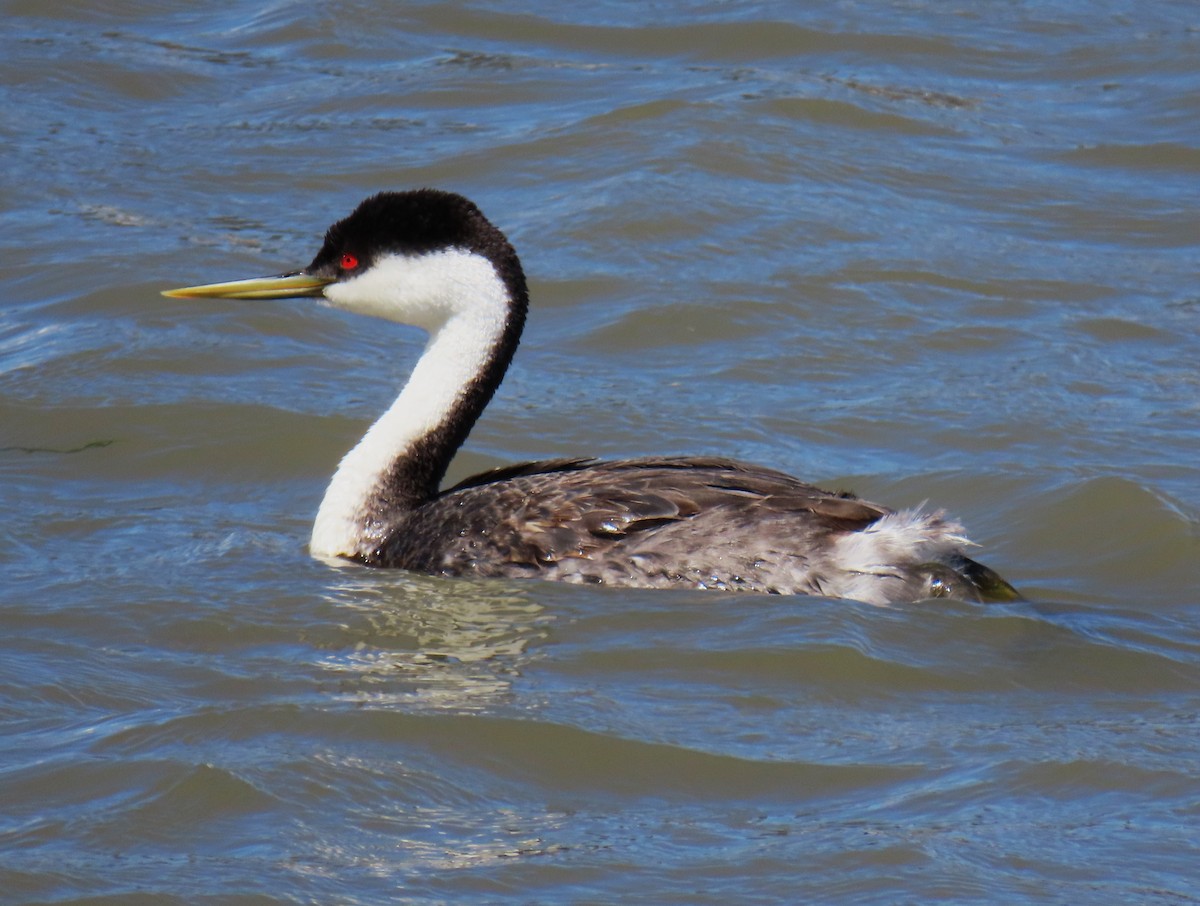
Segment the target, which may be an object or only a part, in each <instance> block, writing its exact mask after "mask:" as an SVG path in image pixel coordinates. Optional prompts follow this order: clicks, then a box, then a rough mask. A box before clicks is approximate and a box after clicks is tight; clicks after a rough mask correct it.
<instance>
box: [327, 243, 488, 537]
mask: <svg viewBox="0 0 1200 906" xmlns="http://www.w3.org/2000/svg"><path fill="white" fill-rule="evenodd" d="M325 296H326V298H327V299H328V301H329V302H330V303H331V304H332V305H334V306H336V307H338V308H345V309H347V310H350V311H357V312H361V313H364V314H371V315H375V316H376V317H383V318H387V319H388V320H394V321H400V322H402V323H407V324H414V325H416V326H419V327H423V328H425V329H426V330H428V331H429V333H430V337H429V342H428V343H427V344H426V346H425V350H424V352H423V353H422V354H421V358H420V359H419V360H418V361H417V364H416V367H414V368H413V371H412V374H411V375H410V376H409V379H408V382H407V383H406V384H405V385H404V389H403V390H402V391H401V392H400V395H399V396H398V397H397V398H396V400H395V402H393V403H392V405H391V406H390V407H389V408H388V410H387V411H386V412H385V413H384V414H383V415H382V416H381V417H380V418H379V420H378V421H376V422H375V424H373V425H372V426H371V428H370V430H368V431H367V433H366V434H365V435H364V436H363V438H362V440H360V441H359V442H358V444H357V446H355V447H354V449H353V450H351V451H350V452H349V453H347V454H346V456H345V457H344V458H343V459H342V461H341V464H340V465H339V466H338V469H337V472H336V473H335V474H334V476H333V479H332V481H331V482H330V484H329V488H328V489H327V490H326V491H325V499H324V500H322V502H321V508H320V509H319V510H318V512H317V518H316V522H315V523H314V525H313V533H312V541H311V544H310V552H311V553H312V555H313V556H315V557H339V556H341V557H353V556H365V555H368V554H369V553H371V552H372V551H373V550H374V549H375V547H376V546H377V545H378V544H379V542H380V541H382V540H383V536H384V535H385V534H386V530H387V528H388V526H386V525H379V524H372V522H373V520H371V519H369V518H368V516H369V514H370V512H371V510H372V507H371V504H372V502H373V501H376V500H378V499H379V498H380V497H381V494H382V488H383V483H384V480H385V478H386V476H387V475H388V474H389V473H390V472H391V470H392V469H393V468H395V466H396V464H397V463H398V462H399V461H401V460H402V459H403V458H404V457H405V455H406V454H407V453H408V452H409V451H410V450H412V449H413V447H414V445H415V444H416V443H417V442H418V441H419V440H420V439H421V438H423V437H426V436H427V435H429V434H430V433H431V432H433V431H434V430H435V429H437V428H438V427H439V426H440V425H442V424H443V423H444V422H445V421H446V420H447V418H448V416H449V414H450V412H451V411H452V410H453V409H454V406H455V404H456V402H457V401H458V399H459V396H460V394H461V393H462V391H463V389H464V388H465V387H466V386H467V385H469V384H470V383H472V382H473V381H474V380H475V379H476V378H478V376H479V375H480V373H481V371H482V370H483V368H484V366H485V364H486V363H487V361H488V359H489V357H490V354H491V352H492V349H493V348H494V347H495V345H496V344H497V342H498V341H499V339H500V336H501V334H502V332H503V330H504V325H505V320H506V316H507V312H508V305H509V298H508V293H507V291H506V289H505V287H504V284H503V282H502V281H501V280H500V278H499V277H498V276H497V274H496V271H495V268H494V267H493V266H492V265H491V263H490V262H488V261H487V260H486V259H484V258H482V257H480V256H478V255H475V254H472V253H469V252H465V251H461V250H454V249H452V250H450V251H445V252H437V253H434V254H429V255H422V256H419V257H405V256H393V257H389V258H386V259H384V260H382V261H379V262H376V263H375V264H374V265H373V266H372V267H371V268H370V269H369V270H368V271H367V272H366V273H364V274H362V275H361V276H359V277H356V278H354V279H352V280H347V281H344V282H339V283H334V284H330V285H329V286H328V287H326V288H325Z"/></svg>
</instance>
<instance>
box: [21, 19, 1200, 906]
mask: <svg viewBox="0 0 1200 906" xmlns="http://www.w3.org/2000/svg"><path fill="white" fill-rule="evenodd" d="M3 11H4V17H3V23H4V24H3V25H2V26H0V41H2V44H3V47H4V52H3V54H2V55H0V93H2V96H0V101H2V103H0V111H2V112H0V135H2V136H3V142H4V149H5V150H4V164H5V165H4V168H3V170H2V171H0V186H2V189H3V191H2V192H0V242H2V243H3V247H4V249H5V254H4V255H3V258H2V259H0V293H2V298H3V307H2V308H0V470H2V472H3V476H2V478H0V511H2V512H3V513H4V517H3V519H2V520H0V562H2V563H3V568H4V576H5V578H4V581H3V584H2V585H0V652H2V654H0V715H2V719H3V726H4V730H3V734H2V735H0V900H2V901H3V902H5V903H23V904H24V903H83V902H87V903H102V902H111V903H139V904H143V903H144V904H150V903H223V904H224V903H323V904H324V903H372V904H374V903H382V902H414V903H435V902H445V903H534V902H536V903H563V902H587V903H609V902H620V901H630V900H634V899H635V898H636V899H638V900H641V901H648V902H654V903H687V904H702V903H729V902H738V903H794V902H855V903H898V902H928V901H934V900H937V901H947V902H970V903H1012V902H1022V901H1026V902H1057V903H1080V902H1086V903H1130V902H1145V903H1170V904H1177V903H1186V902H1195V901H1197V900H1200V870H1198V869H1197V868H1196V866H1197V865H1200V852H1198V850H1200V846H1198V844H1197V841H1198V840H1200V832H1198V831H1200V779H1197V772H1196V764H1197V760H1198V757H1200V721H1198V720H1197V712H1198V710H1200V595H1198V592H1197V589H1198V588H1200V556H1198V555H1200V533H1198V519H1200V490H1198V489H1200V480H1198V478H1200V470H1198V468H1197V465H1196V451H1197V449H1198V448H1200V403H1198V399H1200V366H1198V363H1200V295H1198V294H1197V289H1196V261H1197V249H1198V247H1200V214H1198V213H1197V211H1198V210H1200V204H1198V203H1200V179H1198V177H1200V127H1198V126H1197V123H1198V122H1200V69H1198V68H1197V66H1196V60H1197V59H1200V17H1198V14H1197V10H1196V7H1195V6H1194V4H1191V3H1185V2H1168V0H1160V2H1150V3H1141V4H1125V3H1115V2H1102V3H1082V2H1077V0H1076V2H1058V3H1051V4H1046V3H1042V4H974V3H970V4H968V3H943V4H929V5H926V4H923V3H917V2H911V3H905V2H896V3H890V4H889V3H860V2H852V0H847V2H836V3H835V2H825V3H818V4H804V5H795V4H783V3H757V4H720V3H714V2H693V3H686V2H680V3H675V4H632V3H615V2H602V3H592V4H587V5H584V6H580V5H578V4H558V3H554V4H551V3H540V2H537V0H524V2H519V3H512V4H499V3H494V4H488V3H468V4H461V3H436V4H403V5H395V6H392V5H386V6H385V5H372V4H354V3H350V4H337V5H322V4H295V3H275V4H273V5H270V6H266V7H264V6H263V5H262V4H251V3H246V2H236V0H235V2H229V3H226V4H222V5H219V6H214V5H208V6H207V7H205V6H203V5H197V4H185V3H169V2H168V3H161V2H160V3H148V2H138V0H127V2H121V3H115V4H114V3H112V2H109V3H103V4H101V3H98V2H88V0H79V2H73V3H60V4H46V3H38V4H35V3H29V2H9V3H6V4H4V9H3ZM415 185H437V186H441V187H445V188H450V189H455V190H457V191H461V192H463V193H465V194H467V195H469V196H470V197H472V198H474V199H475V200H476V201H477V202H478V203H479V204H480V205H481V206H482V207H483V209H484V210H485V211H486V212H487V213H488V214H489V215H490V216H491V217H492V219H493V220H495V221H496V222H497V223H498V225H500V226H501V227H502V228H503V229H504V230H506V231H507V232H508V234H509V235H510V236H511V237H512V239H513V240H514V243H515V244H516V246H517V248H518V249H519V251H520V252H521V254H522V256H523V259H524V261H525V264H526V268H527V270H528V272H529V274H530V279H531V286H532V291H533V299H534V313H533V317H532V320H531V323H530V327H529V330H528V331H527V334H526V338H525V340H524V342H523V345H522V349H521V352H520V354H519V356H518V360H517V365H516V367H515V368H514V370H513V372H512V373H511V374H510V376H509V378H508V380H507V381H506V383H505V385H504V387H503V388H502V390H501V392H500V393H499V395H498V396H497V398H496V401H495V402H494V404H493V405H492V407H491V408H490V409H489V411H488V413H487V415H486V416H485V418H484V420H483V422H482V423H481V424H480V425H479V427H478V429H477V430H476V431H475V432H474V434H473V435H472V438H471V440H470V442H469V449H468V450H467V451H466V452H465V453H464V454H463V455H462V456H461V457H460V459H459V461H458V462H456V464H455V465H454V467H453V470H452V476H451V477H452V478H458V477H462V476H464V475H466V474H469V473H470V472H472V471H475V470H478V469H480V468H483V467H487V466H490V465H495V464H499V463H503V462H509V461H513V460H520V459H526V458H536V457H546V456H555V455H577V454H581V453H591V454H597V455H602V456H606V457H618V456H626V455H639V454H650V453H719V454H723V455H733V456H738V457H741V458H744V459H749V460H753V461H757V462H762V463H766V464H770V465H774V466H778V467H781V468H784V469H787V470H788V471H791V472H794V473H797V474H801V475H803V476H805V477H808V478H811V479H813V480H818V481H820V482H822V483H825V484H827V485H830V486H835V487H853V488H854V489H856V490H857V491H859V492H860V493H862V494H863V495H865V496H868V497H870V498H873V499H877V500H881V501H884V502H887V503H890V504H892V505H896V506H909V505H914V504H917V503H920V502H921V501H923V500H930V501H933V502H935V503H936V504H937V505H939V506H944V507H947V508H948V509H950V510H951V511H952V512H953V513H954V514H955V515H956V516H958V517H959V518H961V519H962V520H963V521H964V522H965V523H966V524H967V525H968V526H969V528H970V530H971V532H972V535H973V536H974V537H975V538H976V540H978V541H979V542H981V544H982V545H983V546H982V547H981V548H980V553H979V557H980V559H981V560H983V561H984V562H986V563H988V564H989V565H991V566H993V567H995V568H996V569H997V570H999V571H1000V572H1001V573H1002V574H1003V575H1005V576H1006V577H1007V578H1008V579H1010V580H1011V581H1013V582H1014V583H1015V584H1017V585H1018V586H1019V587H1020V588H1022V590H1024V591H1025V593H1026V594H1027V595H1028V596H1029V599H1030V600H1029V602H1028V603H1022V604H1019V605H1011V606H1003V607H985V606H976V605H966V604H960V603H956V602H935V603H921V604H917V605H914V606H912V607H907V608H902V609H891V610H887V609H879V608H872V607H869V606H866V605H860V604H855V603H852V602H833V601H824V600H816V599H799V600H797V599H786V598H729V597H724V596H721V595H719V594H712V593H699V592H696V593H690V592H679V593H667V594H663V593H648V592H630V591H620V592H608V591H603V590H595V589H578V588H569V587H559V586H553V585H543V584H537V583H527V584H516V585H506V584H503V583H472V582H444V581H435V580H431V579H428V578H423V577H414V576H406V575H402V574H386V573H375V572H368V571H365V570H362V569H357V568H350V567H345V568H340V569H339V568H332V567H330V566H327V565H325V564H321V563H317V562H314V561H312V560H310V559H309V558H308V557H307V554H306V552H305V549H304V545H305V541H306V539H307V534H308V530H309V527H310V524H311V518H312V515H313V513H314V511H315V508H316V505H317V503H318V501H319V499H320V495H321V493H322V491H323V488H324V484H325V482H326V480H327V479H328V476H329V474H330V472H331V471H332V468H333V465H334V464H335V463H336V461H337V459H338V457H339V456H340V455H341V453H342V452H343V451H344V450H345V449H347V448H348V447H349V446H350V445H351V444H352V443H353V441H354V440H355V438H356V437H357V436H358V435H359V434H361V432H362V431H363V430H364V429H365V427H366V426H367V425H368V424H369V423H370V421H371V419H372V418H373V417H374V416H375V415H376V414H378V412H380V411H381V410H382V409H383V408H384V407H385V406H386V405H387V403H388V402H389V401H390V399H391V397H392V395H393V394H394V392H395V389H396V387H397V385H398V383H399V382H400V381H401V380H402V379H403V376H404V375H405V373H406V370H407V368H408V367H409V366H410V365H411V362H412V360H413V357H414V355H415V354H416V352H417V351H418V349H419V348H420V341H421V338H420V336H419V335H418V334H416V333H415V332H412V331H408V330H405V329H403V328H392V327H387V326H382V325H379V324H374V323H371V322H366V321H363V320H362V319H356V318H353V317H351V316H344V315H341V314H338V313H335V312H331V311H329V310H326V309H321V308H318V307H315V306H311V305H303V304H300V303H290V304H289V303H264V304H258V305H255V304H250V303H240V302H211V303H197V302H185V301H180V300H167V299H163V298H161V297H159V295H158V291H159V290H160V289H163V288H166V287H169V286H178V285H182V284H187V283H195V282H202V281H208V280H217V279H226V278H235V277H242V276H253V275H258V274H267V273H277V272H280V271H282V270H284V269H287V268H289V267H294V266H296V265H300V264H304V263H306V262H307V261H308V260H309V258H310V257H311V255H312V254H313V252H314V251H315V249H316V247H317V244H318V242H319V237H320V235H321V232H322V231H323V230H324V228H325V227H326V226H327V225H328V224H329V223H330V222H332V221H333V220H334V219H336V218H338V217H340V216H343V215H344V214H346V213H347V212H348V211H349V210H350V209H351V207H352V206H353V205H354V204H355V203H356V202H357V201H358V200H359V199H360V198H362V197H363V196H365V195H367V194H368V193H370V192H372V191H376V190H378V189H382V188H403V187H408V186H415Z"/></svg>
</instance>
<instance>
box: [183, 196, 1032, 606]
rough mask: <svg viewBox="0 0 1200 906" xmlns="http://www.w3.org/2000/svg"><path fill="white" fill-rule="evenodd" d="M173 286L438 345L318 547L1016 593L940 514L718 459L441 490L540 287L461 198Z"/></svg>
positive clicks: (456, 562)
mask: <svg viewBox="0 0 1200 906" xmlns="http://www.w3.org/2000/svg"><path fill="white" fill-rule="evenodd" d="M164 295H167V296H173V297H185V298H187V297H208V298H228V299H285V298H296V297H305V296H316V297H323V298H324V299H325V301H326V302H327V303H329V304H330V305H332V306H334V307H336V308H341V309H345V310H347V311H353V312H358V313H361V314H366V315H373V316H375V317H377V318H383V319H385V320H389V321H397V322H400V323H403V324H411V325H414V326H417V327H420V328H423V329H424V330H426V331H428V333H429V341H428V344H427V345H426V347H425V350H424V352H423V353H422V355H421V357H420V359H419V360H418V361H417V364H416V365H415V367H414V368H413V371H412V374H411V375H410V377H409V379H408V381H407V383H406V384H405V386H404V388H403V390H402V391H401V392H400V395H399V396H398V397H397V398H396V400H395V402H393V403H392V405H391V407H390V408H389V409H388V410H387V411H386V412H385V413H384V414H383V415H382V416H381V417H380V418H379V420H378V421H376V422H375V424H374V425H372V426H371V428H370V430H368V431H367V433H366V435H364V437H363V438H362V440H361V441H359V443H358V445H357V446H355V447H354V449H353V450H351V451H350V452H349V453H348V454H347V455H346V456H345V458H344V459H343V460H342V462H341V464H340V465H339V466H338V469H337V471H336V473H335V474H334V476H333V479H332V481H331V483H330V485H329V488H328V490H327V491H326V493H325V498H324V500H323V501H322V503H321V507H320V510H319V511H318V513H317V518H316V522H315V524H314V526H313V533H312V541H311V553H312V554H313V555H314V556H317V557H340V558H346V559H349V560H355V561H358V562H360V563H364V564H367V565H370V566H379V567H393V568H400V569H407V570H413V571H415V572H421V573H429V574H433V575H443V576H479V577H532V578H541V579H553V580H559V581H565V582H579V583H594V584H599V585H614V586H637V587H654V588H665V587H691V588H717V589H725V590H736V591H757V592H774V593H782V594H808V595H824V596H828V597H837V598H852V599H856V600H860V601H866V602H869V603H875V604H890V603H898V602H904V601H913V600H918V599H921V598H928V597H955V598H961V599H967V600H997V599H999V600H1008V599H1012V598H1015V597H1017V593H1016V592H1015V590H1014V589H1013V588H1012V586H1010V585H1009V584H1008V583H1007V582H1005V581H1004V580H1003V579H1002V578H1000V576H998V575H997V574H996V573H995V572H993V571H992V570H990V569H988V568H987V567H985V566H983V565H981V564H979V563H976V562H975V561H973V560H971V559H968V558H967V557H966V556H965V555H964V553H963V548H964V547H966V546H968V545H970V544H971V542H969V541H968V540H967V539H966V537H965V536H964V534H963V530H962V528H961V527H960V526H959V525H958V524H957V523H956V522H953V521H951V520H949V519H947V518H946V517H945V516H944V515H943V514H942V513H940V512H925V511H922V510H920V509H916V510H905V511H900V512H896V511H893V510H890V509H888V508H887V507H883V506H879V505H878V504H874V503H868V502H867V501H865V500H860V499H858V498H856V497H854V496H852V495H849V494H840V493H832V492H829V491H824V490H821V489H820V488H817V487H814V486H813V485H810V484H805V483H804V482H801V481H799V480H797V479H795V478H792V477H791V476H789V475H785V474H783V473H782V472H776V471H773V470H770V469H764V468H760V467H758V466H753V465H746V464H744V463H739V462H734V461H732V460H727V459H719V458H683V457H679V458H669V457H664V458H646V459H634V460H624V461H615V462H600V461H596V460H592V459H559V460H549V461H545V462H532V463H524V464H521V465H514V466H509V467H506V468H500V469H496V470H493V471H491V472H485V473H483V474H481V475H476V476H475V477H473V478H468V479H467V480H466V481H463V482H461V483H459V484H458V485H455V486H454V487H452V488H449V489H448V490H445V491H442V490H439V487H440V483H441V481H442V478H443V476H444V475H445V473H446V469H447V467H448V466H449V464H450V460H451V459H452V458H453V456H454V454H455V452H456V451H457V450H458V448H459V447H460V446H461V445H462V443H463V441H464V440H465V439H466V437H467V434H468V432H469V431H470V430H471V427H472V426H473V425H474V424H475V421H476V419H478V418H479V416H480V414H481V413H482V412H483V410H484V408H485V407H486V406H487V404H488V402H489V401H490V400H491V398H492V395H493V393H494V392H495V390H496V388H497V387H498V386H499V384H500V381H501V380H502V379H503V377H504V373H505V371H506V370H507V369H508V365H509V362H510V361H512V357H513V354H514V353H515V352H516V349H517V342H518V340H519V339H520V336H521V329H522V327H523V325H524V323H525V314H526V310H527V308H528V293H527V290H526V286H525V275H524V272H523V271H522V269H521V263H520V260H519V259H518V258H517V254H516V252H515V251H514V250H513V247H512V246H511V245H510V244H509V242H508V240H507V239H506V238H505V236H504V235H503V234H502V233H501V232H500V230H498V229H497V228H496V227H495V226H493V225H492V224H491V223H490V222H489V221H488V220H487V219H486V218H485V217H484V216H483V214H482V213H481V212H480V211H479V209H478V208H477V207H476V206H475V205H474V204H472V203H471V202H470V201H468V200H467V199H466V198H463V197H462V196H460V195H455V194H452V193H449V192H442V191H438V190H434V189H419V190H416V191H408V192H383V193H380V194H378V195H374V196H372V197H371V198H368V199H367V200H365V201H364V202H362V204H360V205H359V206H358V208H357V209H356V210H355V211H354V212H353V213H352V214H351V215H350V216H349V217H347V218H345V219H344V220H340V221H338V222H337V223H335V224H334V225H333V226H332V227H330V228H329V231H328V232H327V233H326V234H325V242H324V244H323V245H322V247H321V250H320V251H319V252H318V253H317V256H316V257H315V258H314V259H313V261H312V263H311V264H310V265H309V266H308V267H306V268H305V269H304V270H302V271H298V272H296V273H291V274H284V275H282V276H277V277H263V278H257V279H250V280H237V281H233V282H230V283H214V284H208V285H204V286H191V287H186V288H183V289H175V290H169V291H167V292H165V293H164Z"/></svg>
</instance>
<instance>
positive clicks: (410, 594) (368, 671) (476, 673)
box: [319, 570, 554, 711]
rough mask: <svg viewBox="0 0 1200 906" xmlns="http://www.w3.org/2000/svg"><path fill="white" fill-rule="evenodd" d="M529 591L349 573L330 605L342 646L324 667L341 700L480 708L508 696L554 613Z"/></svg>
mask: <svg viewBox="0 0 1200 906" xmlns="http://www.w3.org/2000/svg"><path fill="white" fill-rule="evenodd" d="M530 592H532V589H529V590H528V591H527V590H526V589H514V588H512V587H511V586H509V585H507V584H505V583H499V582H492V581H486V582H485V581H479V582H475V581H471V580H462V579H458V580H447V579H437V578H431V577H427V576H414V575H409V574H406V573H389V574H378V573H374V572H366V571H360V570H346V571H345V574H344V578H343V579H342V581H341V582H340V583H339V584H338V585H337V586H335V587H334V588H332V589H331V594H330V595H329V601H330V603H332V604H333V605H334V606H335V607H336V608H337V610H338V611H339V612H340V613H342V614H343V618H344V620H345V623H346V625H345V633H344V634H343V641H345V640H346V639H347V638H348V640H349V642H350V644H349V646H348V647H344V648H343V650H341V651H338V652H333V653H329V654H327V655H325V656H324V657H322V658H321V659H320V661H319V663H320V664H321V666H323V667H324V668H325V669H326V670H328V671H329V672H330V673H331V674H334V675H336V676H337V678H338V686H339V694H340V695H341V696H344V697H347V698H351V699H356V700H359V701H362V702H370V703H373V704H401V703H403V704H404V705H405V706H406V708H412V707H416V708H430V709H436V710H470V711H478V710H481V709H483V708H486V707H488V706H489V705H491V704H494V703H495V702H496V701H497V699H503V698H506V697H507V696H508V693H509V690H510V687H511V683H512V681H513V679H514V678H515V677H517V676H519V675H520V671H521V668H522V666H523V665H524V664H525V663H526V662H527V661H528V660H529V659H530V657H531V655H530V653H529V649H530V648H531V646H533V645H535V644H536V643H538V642H540V641H541V640H543V639H545V638H546V636H547V633H548V624H549V623H550V621H551V620H553V618H554V617H553V615H552V614H550V613H548V612H547V611H546V609H545V607H543V606H542V605H541V604H539V603H537V601H536V600H535V599H534V597H533V595H532V594H531V593H530Z"/></svg>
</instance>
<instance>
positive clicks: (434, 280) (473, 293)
mask: <svg viewBox="0 0 1200 906" xmlns="http://www.w3.org/2000/svg"><path fill="white" fill-rule="evenodd" d="M497 283H498V280H497V277H496V273H495V270H494V269H493V267H492V265H491V262H489V261H487V259H485V258H483V257H481V256H479V255H476V254H473V253H471V252H466V251H463V250H461V249H448V250H446V251H442V252H434V253H432V254H425V255H419V256H408V255H398V254H393V255H386V256H382V257H380V258H378V259H376V261H375V262H374V263H373V264H372V265H371V266H370V267H369V268H368V269H367V270H366V271H365V272H363V273H362V274H359V275H358V276H357V277H353V278H351V279H349V280H342V281H339V282H337V283H331V284H330V285H329V286H327V287H325V298H326V299H327V300H328V301H329V303H330V304H331V305H333V306H334V307H336V308H341V309H344V310H346V311H352V312H356V313H358V314H363V315H370V316H371V317H375V318H384V319H386V320H389V321H398V322H400V323H402V324H412V325H414V326H416V327H423V328H425V329H426V330H434V329H436V328H437V327H438V326H439V325H441V324H444V323H445V322H446V321H447V320H448V319H449V318H451V317H452V316H453V315H455V314H457V313H459V312H460V311H461V310H462V309H463V308H464V307H466V306H468V305H470V304H472V302H475V301H476V300H477V299H478V298H479V296H480V295H481V294H482V295H484V296H490V295H492V294H494V292H495V289H496V285H497ZM489 291H490V292H489Z"/></svg>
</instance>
